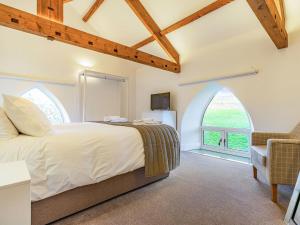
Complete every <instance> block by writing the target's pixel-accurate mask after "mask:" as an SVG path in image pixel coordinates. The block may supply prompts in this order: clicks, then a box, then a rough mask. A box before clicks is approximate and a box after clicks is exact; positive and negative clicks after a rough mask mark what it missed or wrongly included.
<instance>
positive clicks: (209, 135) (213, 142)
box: [203, 130, 222, 146]
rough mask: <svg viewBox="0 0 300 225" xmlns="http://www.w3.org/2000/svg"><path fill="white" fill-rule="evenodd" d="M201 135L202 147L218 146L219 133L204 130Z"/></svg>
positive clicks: (220, 136)
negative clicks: (202, 136)
mask: <svg viewBox="0 0 300 225" xmlns="http://www.w3.org/2000/svg"><path fill="white" fill-rule="evenodd" d="M203 135H204V138H203V142H204V145H209V146H219V142H220V140H221V138H222V135H221V132H218V131H208V130H205V131H204V132H203Z"/></svg>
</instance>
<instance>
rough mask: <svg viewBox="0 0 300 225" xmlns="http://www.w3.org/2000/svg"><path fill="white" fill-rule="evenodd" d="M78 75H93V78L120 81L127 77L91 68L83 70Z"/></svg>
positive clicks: (124, 80)
mask: <svg viewBox="0 0 300 225" xmlns="http://www.w3.org/2000/svg"><path fill="white" fill-rule="evenodd" d="M80 76H85V77H94V78H98V79H104V80H115V81H120V82H126V80H127V79H128V78H127V77H123V76H117V75H112V74H107V73H101V72H96V71H92V70H84V71H82V72H81V73H80Z"/></svg>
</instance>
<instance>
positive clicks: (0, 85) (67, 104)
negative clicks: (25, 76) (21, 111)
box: [0, 74, 81, 121]
mask: <svg viewBox="0 0 300 225" xmlns="http://www.w3.org/2000/svg"><path fill="white" fill-rule="evenodd" d="M1 75H2V74H0V95H2V94H8V95H15V96H21V95H22V94H24V93H25V92H27V91H28V90H30V89H31V88H34V87H37V88H40V89H41V90H43V89H46V90H48V91H50V92H51V93H52V94H53V95H54V96H55V97H57V99H58V100H59V101H60V102H61V103H62V105H63V106H64V108H65V110H66V112H67V113H68V115H69V116H70V119H71V121H80V119H81V117H80V111H79V91H78V88H77V86H76V85H67V84H55V83H46V82H43V83H42V82H34V81H25V80H20V79H12V78H8V79H7V78H3V77H1ZM0 105H2V97H0Z"/></svg>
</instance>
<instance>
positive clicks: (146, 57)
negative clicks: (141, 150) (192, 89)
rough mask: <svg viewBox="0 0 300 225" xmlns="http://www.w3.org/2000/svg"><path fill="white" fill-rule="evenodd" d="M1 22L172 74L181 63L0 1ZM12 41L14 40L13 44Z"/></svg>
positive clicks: (11, 26) (178, 68)
mask: <svg viewBox="0 0 300 225" xmlns="http://www.w3.org/2000/svg"><path fill="white" fill-rule="evenodd" d="M0 25H2V26H5V27H8V28H12V29H16V30H20V31H23V32H26V33H31V34H35V35H38V36H41V37H46V38H47V39H49V40H57V41H61V42H64V43H67V44H71V45H75V46H78V47H82V48H86V49H90V50H93V51H96V52H100V53H104V54H108V55H112V56H116V57H119V58H123V59H127V60H130V61H134V62H137V63H141V64H145V65H149V66H152V67H156V68H159V69H163V70H167V71H170V72H174V73H179V72H180V65H179V64H176V63H174V62H171V61H168V60H165V59H162V58H159V57H157V56H153V55H151V54H148V53H145V52H142V51H138V50H136V49H133V48H130V47H128V46H125V45H122V44H118V43H116V42H112V41H109V40H107V39H104V38H101V37H97V36H95V35H92V34H88V33H86V32H83V31H80V30H77V29H74V28H72V27H68V26H65V25H63V24H61V23H57V22H55V21H51V20H48V19H45V18H43V17H39V16H36V15H33V14H30V13H27V12H24V11H21V10H18V9H15V8H12V7H10V6H7V5H4V4H1V3H0ZM12 44H13V43H12Z"/></svg>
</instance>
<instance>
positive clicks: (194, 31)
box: [0, 0, 300, 64]
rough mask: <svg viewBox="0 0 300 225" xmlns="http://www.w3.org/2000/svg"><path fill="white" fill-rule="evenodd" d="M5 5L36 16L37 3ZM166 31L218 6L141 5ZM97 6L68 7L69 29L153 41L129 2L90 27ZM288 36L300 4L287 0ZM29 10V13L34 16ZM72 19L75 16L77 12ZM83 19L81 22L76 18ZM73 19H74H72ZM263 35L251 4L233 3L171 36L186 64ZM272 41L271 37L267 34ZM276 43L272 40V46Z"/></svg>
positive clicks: (102, 12) (119, 1)
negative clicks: (209, 50)
mask: <svg viewBox="0 0 300 225" xmlns="http://www.w3.org/2000/svg"><path fill="white" fill-rule="evenodd" d="M0 2H3V3H4V4H8V5H11V6H13V7H14V6H16V7H17V8H20V9H23V10H26V11H29V12H31V13H34V14H35V13H36V12H35V9H36V0H30V1H28V0H20V1H15V0H0ZM141 2H142V4H143V5H144V7H145V8H146V10H147V11H148V12H149V13H150V15H151V16H152V17H153V19H154V20H155V21H156V23H157V24H158V25H159V26H160V28H161V29H164V28H165V27H167V26H169V25H171V24H173V23H175V22H177V21H179V20H181V19H183V18H185V17H186V16H189V15H190V14H192V13H194V12H195V11H197V10H199V9H201V8H203V7H205V6H207V5H208V4H210V3H212V2H214V0H184V1H183V0H141ZM93 3H94V0H73V1H71V2H69V3H67V4H65V24H66V25H69V26H72V27H75V28H78V29H81V30H85V31H87V32H89V33H93V34H96V35H98V36H101V37H104V38H107V39H109V40H112V41H115V42H119V43H122V44H125V45H128V46H131V45H134V44H136V43H138V42H140V41H142V40H143V39H145V38H147V37H149V36H150V33H149V32H148V30H147V29H146V28H145V27H144V25H143V24H142V23H141V22H140V20H139V19H138V18H137V17H136V15H135V14H134V13H133V12H132V10H131V9H130V7H129V6H128V5H127V3H126V1H125V0H104V2H103V4H102V5H101V6H100V8H99V9H98V10H97V11H96V13H95V14H94V15H93V16H92V17H91V18H90V20H89V21H88V22H87V23H83V22H82V21H81V22H80V23H79V22H78V20H81V18H82V17H83V16H84V15H85V13H86V12H87V11H88V10H89V8H90V7H91V5H92V4H93ZM285 6H286V14H287V16H286V17H287V19H286V22H287V31H288V33H289V34H291V33H293V32H296V31H297V30H300V13H299V12H300V1H299V0H285ZM28 9H29V10H28ZM71 11H72V13H69V12H71ZM73 12H75V13H76V14H78V18H77V19H76V20H75V19H74V18H73V17H74V13H73ZM70 15H72V17H71V16H70ZM255 29H257V30H260V31H262V32H265V31H264V30H263V27H262V26H261V24H260V23H259V21H258V19H257V18H256V17H255V15H254V13H253V12H252V10H251V9H250V7H249V5H248V4H247V1H246V0H234V1H233V2H232V3H229V4H228V5H226V6H224V7H222V8H220V9H218V10H216V11H214V12H212V13H210V14H208V15H206V16H204V17H202V18H200V19H198V20H196V21H194V22H192V23H190V24H188V25H186V26H184V27H182V28H180V29H178V30H176V31H174V32H172V33H170V34H168V35H167V37H168V39H169V40H170V41H171V43H172V44H173V46H174V47H175V49H176V50H177V51H178V53H179V54H180V57H181V63H182V64H184V62H185V60H187V59H188V58H189V56H190V55H192V53H193V52H195V51H201V48H204V47H207V46H208V45H211V44H215V43H218V42H221V41H224V40H226V39H230V38H232V37H235V36H237V35H242V34H246V33H247V32H251V31H253V30H255ZM266 36H267V34H266ZM270 42H271V40H270ZM141 50H142V51H145V52H148V53H150V54H153V55H157V56H159V57H162V58H166V59H169V58H168V56H167V55H166V54H165V52H164V51H163V50H162V49H161V47H160V46H159V45H158V44H157V43H156V42H152V43H150V44H148V45H146V46H144V47H142V48H141Z"/></svg>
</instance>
